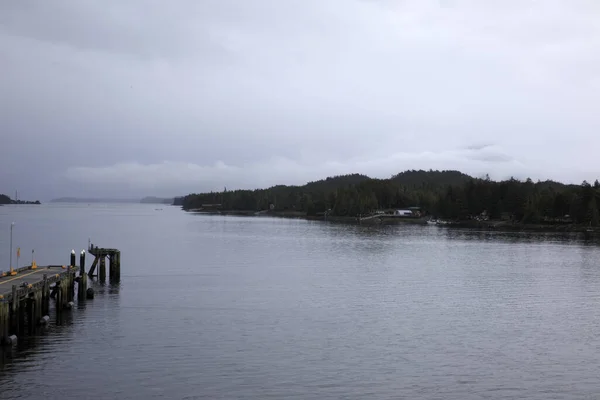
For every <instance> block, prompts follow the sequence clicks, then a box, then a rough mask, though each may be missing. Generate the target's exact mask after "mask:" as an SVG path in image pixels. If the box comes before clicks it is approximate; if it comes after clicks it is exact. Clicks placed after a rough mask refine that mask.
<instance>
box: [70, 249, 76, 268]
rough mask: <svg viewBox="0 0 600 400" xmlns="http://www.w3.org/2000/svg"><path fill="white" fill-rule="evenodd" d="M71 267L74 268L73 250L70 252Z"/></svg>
mask: <svg viewBox="0 0 600 400" xmlns="http://www.w3.org/2000/svg"><path fill="white" fill-rule="evenodd" d="M70 265H71V267H72V268H75V250H71V264H70Z"/></svg>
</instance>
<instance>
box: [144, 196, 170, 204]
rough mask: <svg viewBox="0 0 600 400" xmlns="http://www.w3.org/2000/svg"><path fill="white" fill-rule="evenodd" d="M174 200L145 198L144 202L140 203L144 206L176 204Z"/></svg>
mask: <svg viewBox="0 0 600 400" xmlns="http://www.w3.org/2000/svg"><path fill="white" fill-rule="evenodd" d="M174 200H175V199H174V198H173V197H171V198H161V197H153V196H148V197H144V198H143V199H142V200H140V203H143V204H174Z"/></svg>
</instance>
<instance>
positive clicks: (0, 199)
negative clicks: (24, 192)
mask: <svg viewBox="0 0 600 400" xmlns="http://www.w3.org/2000/svg"><path fill="white" fill-rule="evenodd" d="M5 204H42V203H40V201H39V200H36V201H27V200H13V199H11V198H10V197H9V196H7V195H5V194H0V205H5Z"/></svg>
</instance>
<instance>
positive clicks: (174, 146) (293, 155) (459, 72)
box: [0, 0, 600, 199]
mask: <svg viewBox="0 0 600 400" xmlns="http://www.w3.org/2000/svg"><path fill="white" fill-rule="evenodd" d="M599 20H600V2H598V1H597V0H589V1H586V0H564V1H554V0H543V1H542V0H539V1H532V0H529V1H528V0H502V1H495V0H494V1H492V0H489V1H485V0H471V1H469V0H437V1H433V0H431V1H430V0H278V1H274V0H252V1H249V0H235V1H233V0H201V1H199V0H175V1H168V2H167V1H163V0H128V1H122V0H79V1H71V0H69V1H62V0H54V1H45V0H38V1H34V0H19V1H2V2H0V193H1V192H5V193H8V194H12V193H14V191H15V189H18V190H19V192H20V193H21V197H23V198H25V197H28V198H40V199H48V198H52V197H58V196H67V195H77V196H84V195H103V196H117V195H118V196H119V197H127V196H144V195H176V194H186V193H188V192H191V191H194V192H195V191H202V190H211V189H221V188H222V187H223V186H227V187H228V188H234V187H244V188H247V187H251V188H252V187H262V186H267V185H272V184H277V183H284V184H286V183H287V184H295V183H303V182H305V181H307V180H314V179H319V178H322V177H325V176H329V175H334V174H343V173H352V172H360V173H365V174H368V175H370V176H374V177H388V176H390V175H392V174H394V173H397V172H399V171H402V170H405V169H413V168H414V169H419V168H423V169H429V168H432V169H459V170H462V171H463V172H466V173H470V174H474V175H482V174H485V173H489V174H490V176H491V177H492V178H506V177H509V176H511V175H514V176H516V177H523V178H525V177H527V176H530V177H532V178H534V179H538V178H539V179H545V178H554V179H558V180H562V181H571V182H581V181H582V180H583V179H588V180H593V179H595V178H596V177H598V176H600V157H599V156H598V155H597V152H598V149H600V134H599V133H600V129H599V128H600V113H599V112H598V107H599V106H600V51H598V49H600V24H599V23H598V21H599Z"/></svg>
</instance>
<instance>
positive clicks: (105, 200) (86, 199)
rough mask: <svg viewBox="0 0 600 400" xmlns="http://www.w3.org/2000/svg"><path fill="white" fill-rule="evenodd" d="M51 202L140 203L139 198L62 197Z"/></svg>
mask: <svg viewBox="0 0 600 400" xmlns="http://www.w3.org/2000/svg"><path fill="white" fill-rule="evenodd" d="M50 203H139V199H116V198H96V197H60V198H58V199H52V200H50Z"/></svg>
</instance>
